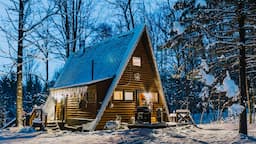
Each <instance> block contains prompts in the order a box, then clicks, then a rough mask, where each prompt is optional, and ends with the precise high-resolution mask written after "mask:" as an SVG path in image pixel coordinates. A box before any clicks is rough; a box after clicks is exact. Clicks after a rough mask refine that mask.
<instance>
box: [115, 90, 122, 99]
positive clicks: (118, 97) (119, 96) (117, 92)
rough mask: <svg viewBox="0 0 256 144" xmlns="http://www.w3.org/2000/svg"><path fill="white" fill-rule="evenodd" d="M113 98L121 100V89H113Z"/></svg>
mask: <svg viewBox="0 0 256 144" xmlns="http://www.w3.org/2000/svg"><path fill="white" fill-rule="evenodd" d="M114 100H123V91H115V92H114Z"/></svg>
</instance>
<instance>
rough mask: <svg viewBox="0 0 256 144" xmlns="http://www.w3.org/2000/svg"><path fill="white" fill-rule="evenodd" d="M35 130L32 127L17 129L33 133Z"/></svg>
mask: <svg viewBox="0 0 256 144" xmlns="http://www.w3.org/2000/svg"><path fill="white" fill-rule="evenodd" d="M33 132H36V130H35V129H34V128H32V127H24V128H21V129H20V130H19V133H33Z"/></svg>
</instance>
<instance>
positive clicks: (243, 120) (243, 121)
mask: <svg viewBox="0 0 256 144" xmlns="http://www.w3.org/2000/svg"><path fill="white" fill-rule="evenodd" d="M238 8H239V9H238V13H239V14H238V23H239V36H240V42H241V45H240V58H239V61H240V80H239V81H240V94H241V98H240V104H241V105H242V106H244V110H243V112H242V113H241V114H240V122H239V133H242V134H245V135H247V117H246V98H247V93H246V61H245V58H246V57H245V46H244V44H245V29H244V22H245V17H246V16H245V15H244V13H243V2H240V3H239V5H238Z"/></svg>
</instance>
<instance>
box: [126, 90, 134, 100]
mask: <svg viewBox="0 0 256 144" xmlns="http://www.w3.org/2000/svg"><path fill="white" fill-rule="evenodd" d="M124 100H133V92H127V91H126V92H125V93H124Z"/></svg>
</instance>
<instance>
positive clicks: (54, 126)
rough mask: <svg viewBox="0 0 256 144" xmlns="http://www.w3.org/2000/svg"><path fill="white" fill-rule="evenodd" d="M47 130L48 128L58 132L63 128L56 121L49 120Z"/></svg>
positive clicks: (50, 130) (49, 130)
mask: <svg viewBox="0 0 256 144" xmlns="http://www.w3.org/2000/svg"><path fill="white" fill-rule="evenodd" d="M46 130H47V131H48V132H53V133H58V132H60V131H61V130H60V127H59V125H58V123H57V122H55V121H52V122H48V123H47V126H46Z"/></svg>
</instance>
